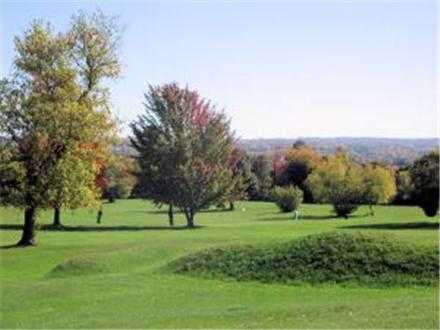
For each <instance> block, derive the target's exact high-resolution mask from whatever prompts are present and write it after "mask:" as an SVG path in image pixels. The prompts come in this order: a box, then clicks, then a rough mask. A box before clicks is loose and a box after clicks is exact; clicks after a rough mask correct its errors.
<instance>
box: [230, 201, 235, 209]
mask: <svg viewBox="0 0 440 330" xmlns="http://www.w3.org/2000/svg"><path fill="white" fill-rule="evenodd" d="M234 209H235V205H234V202H229V211H234Z"/></svg>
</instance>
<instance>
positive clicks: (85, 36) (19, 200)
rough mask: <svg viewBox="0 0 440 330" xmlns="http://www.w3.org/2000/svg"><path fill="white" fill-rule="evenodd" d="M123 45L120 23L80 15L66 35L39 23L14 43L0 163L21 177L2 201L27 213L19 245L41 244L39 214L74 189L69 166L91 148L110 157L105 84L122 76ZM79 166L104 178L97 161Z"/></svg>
mask: <svg viewBox="0 0 440 330" xmlns="http://www.w3.org/2000/svg"><path fill="white" fill-rule="evenodd" d="M118 40H119V33H118V30H117V26H116V25H115V20H114V19H112V18H107V17H106V16H105V15H103V14H102V13H96V14H92V15H87V14H84V13H81V14H79V15H77V16H74V17H73V19H72V23H71V27H70V29H69V31H68V32H66V33H55V32H54V31H53V29H52V27H51V26H50V25H49V24H45V23H42V22H34V23H33V24H32V25H31V26H30V28H29V29H28V30H26V31H25V32H24V35H23V36H22V37H17V38H16V39H15V46H16V57H15V61H14V68H13V75H12V76H11V77H10V78H9V79H3V80H2V81H1V83H0V138H1V139H2V150H4V152H3V154H6V156H5V157H2V159H0V162H1V163H2V164H4V163H5V162H7V163H8V164H9V166H11V167H13V168H14V171H15V172H14V173H16V175H15V177H14V178H13V179H11V178H9V179H8V180H9V182H8V183H7V184H5V185H2V186H1V187H0V189H1V190H2V191H0V196H1V197H2V199H1V202H3V203H8V204H13V205H16V206H21V207H23V208H24V226H23V234H22V237H21V239H20V241H19V242H18V245H24V246H26V245H34V244H35V222H36V215H37V211H38V210H39V209H41V208H47V207H52V206H53V202H54V200H55V199H56V197H55V196H56V192H57V191H59V188H60V187H64V188H66V187H65V186H66V185H69V184H70V182H72V178H71V174H72V173H70V174H68V175H65V174H67V172H66V169H67V167H68V165H64V164H68V163H69V162H71V161H73V159H75V157H77V156H78V153H81V152H82V151H84V149H87V148H90V147H93V148H95V149H96V150H99V153H103V154H105V153H106V152H108V147H107V142H108V141H109V135H111V132H112V127H113V123H112V120H111V116H110V113H109V110H108V102H107V98H108V97H107V95H108V93H107V90H106V89H105V88H104V87H103V85H102V82H103V79H105V78H116V77H117V76H118V74H119V68H120V64H119V61H118V57H117V53H116V50H117V44H118ZM83 160H84V159H83ZM3 166H4V165H1V166H0V169H1V168H2V167H3ZM78 166H79V167H78V168H77V169H75V171H76V170H78V171H80V170H79V168H83V167H84V166H85V167H86V168H87V169H86V172H87V173H89V172H93V171H95V172H96V173H97V172H98V171H99V168H98V166H97V165H96V162H94V161H90V162H85V163H83V164H81V165H78ZM69 171H70V170H69ZM72 171H73V169H72ZM80 172H81V171H80ZM77 174H78V175H80V174H79V173H77ZM88 177H89V178H91V179H90V180H94V175H90V176H88ZM63 178H65V179H63ZM90 180H83V182H84V184H85V185H89V184H90ZM75 185H78V182H75ZM68 188H69V189H64V192H69V191H70V192H72V193H77V192H78V189H79V188H81V187H79V186H77V187H76V188H75V189H70V188H72V187H68ZM82 188H83V187H82ZM80 190H82V189H80ZM5 191H8V192H12V193H5ZM89 196H92V194H90V195H89ZM70 197H71V196H70ZM70 197H69V198H67V197H66V196H65V197H63V199H64V200H70Z"/></svg>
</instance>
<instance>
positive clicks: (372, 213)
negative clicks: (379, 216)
mask: <svg viewBox="0 0 440 330" xmlns="http://www.w3.org/2000/svg"><path fill="white" fill-rule="evenodd" d="M369 206H370V215H371V216H373V215H374V210H373V205H372V204H370V205H369Z"/></svg>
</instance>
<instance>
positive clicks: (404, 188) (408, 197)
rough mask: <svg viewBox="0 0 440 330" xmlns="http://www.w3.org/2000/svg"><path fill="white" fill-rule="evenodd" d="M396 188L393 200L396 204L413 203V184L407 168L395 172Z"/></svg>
mask: <svg viewBox="0 0 440 330" xmlns="http://www.w3.org/2000/svg"><path fill="white" fill-rule="evenodd" d="M396 188H397V193H396V196H395V198H394V200H393V203H394V204H397V205H413V204H414V201H413V191H414V185H413V183H412V181H411V176H410V174H409V170H408V169H400V170H399V171H398V172H397V173H396Z"/></svg>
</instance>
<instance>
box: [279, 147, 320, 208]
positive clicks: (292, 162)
mask: <svg viewBox="0 0 440 330" xmlns="http://www.w3.org/2000/svg"><path fill="white" fill-rule="evenodd" d="M321 162H322V156H321V155H320V154H319V153H318V152H317V151H315V150H314V149H312V148H310V147H307V146H306V145H304V144H301V143H300V142H298V141H297V142H295V144H294V147H292V148H290V149H287V150H286V151H284V153H283V154H282V156H281V157H280V158H278V163H277V162H275V164H274V170H275V182H276V184H277V185H280V186H286V185H295V186H297V187H299V188H301V190H302V191H303V192H304V200H305V202H307V203H311V202H313V196H312V193H311V191H310V188H309V187H308V186H307V178H308V176H309V175H310V174H311V173H312V171H313V170H314V169H315V168H316V167H317V166H318V165H319V164H320V163H321Z"/></svg>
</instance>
